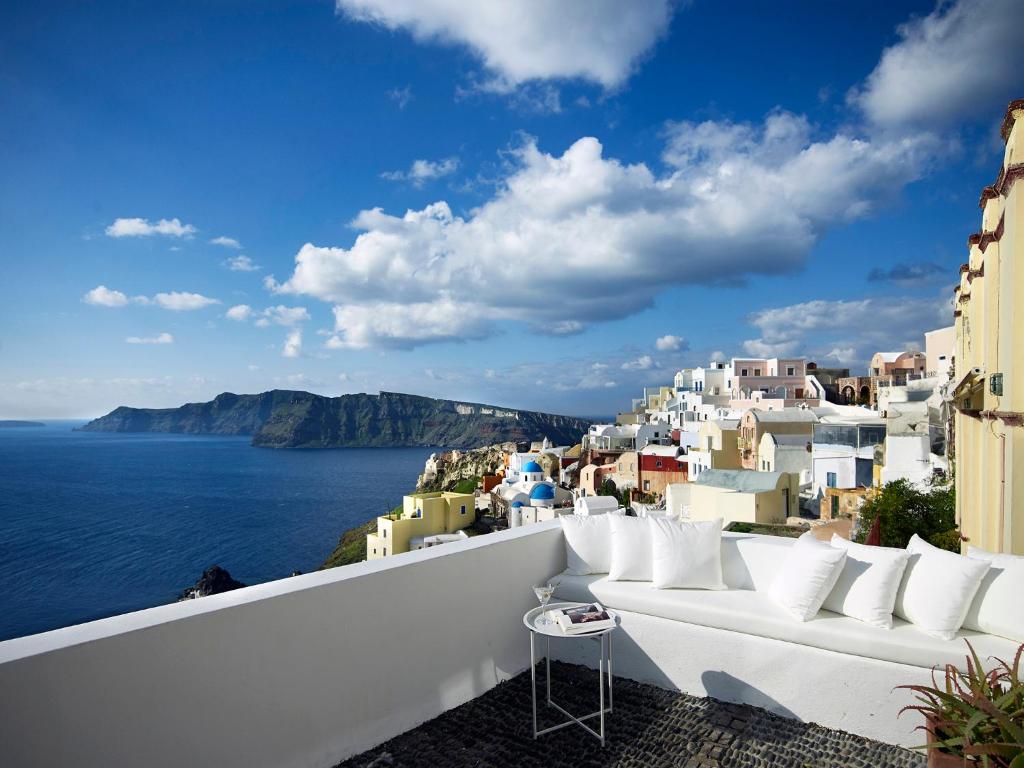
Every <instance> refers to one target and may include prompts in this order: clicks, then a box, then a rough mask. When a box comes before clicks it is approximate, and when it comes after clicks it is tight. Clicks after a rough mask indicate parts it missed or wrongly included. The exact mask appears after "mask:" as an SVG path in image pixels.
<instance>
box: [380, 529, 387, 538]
mask: <svg viewBox="0 0 1024 768" xmlns="http://www.w3.org/2000/svg"><path fill="white" fill-rule="evenodd" d="M387 537H388V529H387V528H385V529H384V530H383V531H381V538H382V539H386V538H387Z"/></svg>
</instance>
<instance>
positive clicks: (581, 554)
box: [560, 515, 612, 576]
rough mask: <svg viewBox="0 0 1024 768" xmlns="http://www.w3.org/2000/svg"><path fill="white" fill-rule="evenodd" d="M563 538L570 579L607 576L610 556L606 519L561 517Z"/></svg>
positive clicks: (598, 517) (609, 520) (609, 536)
mask: <svg viewBox="0 0 1024 768" xmlns="http://www.w3.org/2000/svg"><path fill="white" fill-rule="evenodd" d="M560 519H561V521H562V534H563V535H564V537H565V560H566V566H567V567H566V569H565V572H566V573H569V574H571V575H573V576H586V575H588V574H591V573H608V568H609V566H610V564H611V556H612V522H611V517H610V516H609V515H562V516H561V518H560Z"/></svg>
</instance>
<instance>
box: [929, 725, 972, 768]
mask: <svg viewBox="0 0 1024 768" xmlns="http://www.w3.org/2000/svg"><path fill="white" fill-rule="evenodd" d="M934 722H935V721H934V720H933V719H932V718H930V717H929V718H927V723H928V768H963V766H964V765H965V763H964V759H963V758H962V757H960V756H959V755H951V754H950V753H949V752H943V751H941V750H939V749H932V746H931V745H932V744H934V743H935V742H936V741H938V739H936V738H935V736H934V735H933V733H932V732H933V730H934V729H935V726H934V725H933V723H934Z"/></svg>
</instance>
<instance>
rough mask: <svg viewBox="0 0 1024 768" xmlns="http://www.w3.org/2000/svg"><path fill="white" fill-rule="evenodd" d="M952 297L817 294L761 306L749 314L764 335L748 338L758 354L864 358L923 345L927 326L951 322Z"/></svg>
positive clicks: (844, 361)
mask: <svg viewBox="0 0 1024 768" xmlns="http://www.w3.org/2000/svg"><path fill="white" fill-rule="evenodd" d="M952 321H953V315H952V307H951V304H950V301H949V299H948V298H945V297H943V298H923V299H922V298H911V297H885V298H867V299H854V300H845V301H843V300H840V301H825V300H821V299H817V300H814V301H805V302H801V303H799V304H792V305H789V306H784V307H775V308H772V309H765V310H761V311H760V312H755V313H754V314H753V315H751V316H750V318H749V322H750V324H751V325H753V326H755V327H756V328H758V329H759V330H760V332H761V337H760V338H757V339H749V340H747V341H745V342H743V349H744V351H745V352H746V353H747V354H749V355H752V356H756V357H776V356H788V355H796V354H801V355H807V356H809V357H832V358H833V359H835V360H836V361H837V362H839V363H841V364H842V365H850V364H854V363H864V364H866V363H867V361H868V360H869V359H870V357H871V355H873V354H874V353H875V352H878V351H881V350H895V349H907V348H910V347H912V346H916V345H920V343H921V339H922V338H923V337H924V333H925V331H930V330H933V329H935V328H940V327H943V326H946V325H950V324H952Z"/></svg>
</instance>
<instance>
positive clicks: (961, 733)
mask: <svg viewBox="0 0 1024 768" xmlns="http://www.w3.org/2000/svg"><path fill="white" fill-rule="evenodd" d="M967 648H968V650H969V651H970V655H969V656H968V657H967V669H966V671H961V670H959V669H958V668H957V667H956V666H955V665H953V664H947V665H946V668H945V674H944V680H943V683H942V685H939V684H938V682H937V681H936V679H935V671H934V670H933V672H932V683H933V684H932V685H901V686H898V687H899V688H905V689H907V690H910V691H913V692H914V693H916V694H917V695H916V696H915V698H916V699H917V701H918V702H919V703H918V704H911V705H909V706H906V707H904V708H903V709H902V710H900V714H901V715H902V714H903V713H904V712H906V711H907V710H913V711H916V712H920V713H921V714H922V715H924V718H925V724H924V725H921V726H918V728H919V729H921V730H923V731H925V732H926V733H927V734H928V743H927V744H926V745H924V746H926V747H927V748H928V766H929V768H947V766H948V768H952V767H953V766H964V765H970V766H979V767H980V768H1024V682H1022V681H1021V677H1020V664H1021V655H1022V653H1024V645H1022V646H1021V647H1020V648H1018V649H1017V653H1016V655H1015V656H1014V658H1013V664H1007V663H1006V662H1005V661H1002V660H1000V659H996V660H995V661H996V662H997V664H996V666H995V667H993V668H992V669H991V670H989V671H987V672H986V671H985V669H984V667H982V665H981V659H980V658H979V657H978V654H977V653H976V652H975V650H974V647H973V646H972V645H971V644H970V643H969V642H968V643H967Z"/></svg>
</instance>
